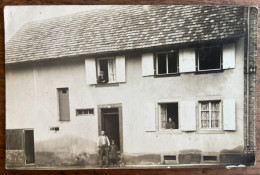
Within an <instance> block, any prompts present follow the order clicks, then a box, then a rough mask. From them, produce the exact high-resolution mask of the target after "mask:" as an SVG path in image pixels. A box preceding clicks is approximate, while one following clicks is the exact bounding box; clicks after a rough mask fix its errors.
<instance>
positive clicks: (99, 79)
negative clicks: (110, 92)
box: [98, 71, 107, 83]
mask: <svg viewBox="0 0 260 175" xmlns="http://www.w3.org/2000/svg"><path fill="white" fill-rule="evenodd" d="M98 83H107V80H106V78H105V76H104V71H100V72H99V76H98Z"/></svg>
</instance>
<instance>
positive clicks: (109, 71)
mask: <svg viewBox="0 0 260 175" xmlns="http://www.w3.org/2000/svg"><path fill="white" fill-rule="evenodd" d="M98 63H99V64H98V65H99V67H98V70H99V72H98V83H101V84H102V83H108V82H115V81H116V65H115V59H114V58H109V59H99V60H98Z"/></svg>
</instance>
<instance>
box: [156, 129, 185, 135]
mask: <svg viewBox="0 0 260 175" xmlns="http://www.w3.org/2000/svg"><path fill="white" fill-rule="evenodd" d="M157 133H159V134H181V133H182V131H181V130H180V129H167V130H166V129H165V130H163V129H161V130H159V131H157Z"/></svg>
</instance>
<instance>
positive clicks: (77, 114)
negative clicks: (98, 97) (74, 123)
mask: <svg viewBox="0 0 260 175" xmlns="http://www.w3.org/2000/svg"><path fill="white" fill-rule="evenodd" d="M78 110H82V111H84V110H88V111H89V110H93V114H90V113H89V112H88V114H79V113H78ZM75 112H76V116H77V117H78V116H94V115H95V110H94V108H79V109H76V110H75Z"/></svg>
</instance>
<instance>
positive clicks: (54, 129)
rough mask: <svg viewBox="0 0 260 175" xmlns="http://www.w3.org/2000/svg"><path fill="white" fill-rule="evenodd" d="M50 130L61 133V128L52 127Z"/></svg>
mask: <svg viewBox="0 0 260 175" xmlns="http://www.w3.org/2000/svg"><path fill="white" fill-rule="evenodd" d="M50 130H51V131H59V130H60V128H59V127H50Z"/></svg>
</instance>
